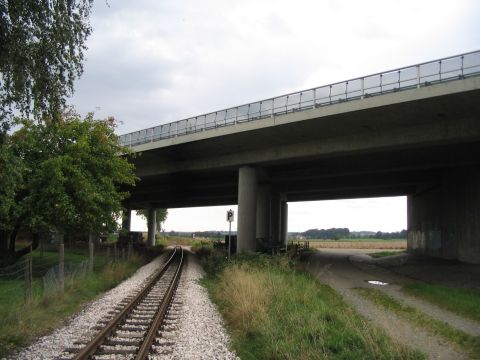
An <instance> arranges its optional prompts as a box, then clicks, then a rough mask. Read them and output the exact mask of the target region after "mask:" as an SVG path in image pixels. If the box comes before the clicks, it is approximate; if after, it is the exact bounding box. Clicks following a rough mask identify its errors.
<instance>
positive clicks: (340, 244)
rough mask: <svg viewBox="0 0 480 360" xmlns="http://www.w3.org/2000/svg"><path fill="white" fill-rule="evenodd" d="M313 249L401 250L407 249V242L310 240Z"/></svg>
mask: <svg viewBox="0 0 480 360" xmlns="http://www.w3.org/2000/svg"><path fill="white" fill-rule="evenodd" d="M310 247H311V248H313V249H327V248H330V249H332V248H333V249H400V250H404V249H406V248H407V240H382V239H366V240H364V239H361V240H355V239H340V240H337V241H335V240H310Z"/></svg>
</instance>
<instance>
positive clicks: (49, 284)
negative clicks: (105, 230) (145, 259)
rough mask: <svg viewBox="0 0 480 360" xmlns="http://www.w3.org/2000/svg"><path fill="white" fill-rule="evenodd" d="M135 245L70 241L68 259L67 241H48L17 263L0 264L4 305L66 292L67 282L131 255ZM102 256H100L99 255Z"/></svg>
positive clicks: (2, 302) (25, 302)
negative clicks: (126, 246)
mask: <svg viewBox="0 0 480 360" xmlns="http://www.w3.org/2000/svg"><path fill="white" fill-rule="evenodd" d="M131 254H132V248H131V247H128V248H125V247H124V248H121V249H120V248H118V247H117V244H101V245H99V246H95V245H94V244H93V243H80V244H70V245H69V248H68V254H67V258H66V256H65V253H64V245H63V244H55V243H44V244H42V243H41V244H40V246H39V248H38V249H36V250H35V251H34V252H31V253H30V254H28V255H26V256H24V257H22V258H21V259H19V260H17V261H16V262H15V263H14V264H12V265H9V266H5V267H0V306H2V304H7V303H16V304H21V303H24V304H29V303H30V302H31V301H32V299H36V300H41V299H42V298H45V297H50V296H53V295H57V294H59V293H62V292H63V291H64V289H65V285H69V284H72V283H73V282H74V281H77V280H80V281H81V279H82V278H85V277H86V276H87V275H88V274H89V273H93V272H95V271H99V270H101V269H102V268H104V267H105V266H107V265H108V264H109V263H114V262H117V261H125V260H128V259H129V258H130V256H131ZM98 255H100V256H98Z"/></svg>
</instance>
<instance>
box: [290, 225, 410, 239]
mask: <svg viewBox="0 0 480 360" xmlns="http://www.w3.org/2000/svg"><path fill="white" fill-rule="evenodd" d="M298 235H301V236H304V237H305V238H306V239H332V240H338V239H386V240H389V239H406V238H407V230H402V231H394V232H382V231H377V232H376V233H375V232H370V231H368V232H367V231H359V232H355V231H354V232H351V231H350V230H349V229H348V228H331V229H310V230H307V231H305V232H303V233H298Z"/></svg>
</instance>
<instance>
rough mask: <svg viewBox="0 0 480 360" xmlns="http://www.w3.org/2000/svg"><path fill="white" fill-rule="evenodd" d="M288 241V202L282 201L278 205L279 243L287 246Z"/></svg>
mask: <svg viewBox="0 0 480 360" xmlns="http://www.w3.org/2000/svg"><path fill="white" fill-rule="evenodd" d="M287 243H288V203H287V202H286V201H282V202H281V205H280V244H281V245H282V246H283V245H284V246H287Z"/></svg>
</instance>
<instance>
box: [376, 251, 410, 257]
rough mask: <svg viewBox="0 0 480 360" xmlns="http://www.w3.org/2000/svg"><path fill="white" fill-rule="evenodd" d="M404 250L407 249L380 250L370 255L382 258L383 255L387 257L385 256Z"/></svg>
mask: <svg viewBox="0 0 480 360" xmlns="http://www.w3.org/2000/svg"><path fill="white" fill-rule="evenodd" d="M404 252H405V251H401V250H399V251H379V252H374V253H370V254H368V255H370V256H371V257H372V258H381V257H385V256H392V255H398V254H402V253H404Z"/></svg>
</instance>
